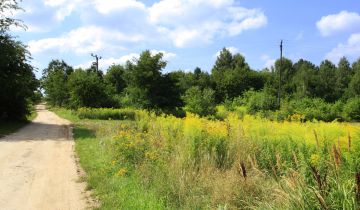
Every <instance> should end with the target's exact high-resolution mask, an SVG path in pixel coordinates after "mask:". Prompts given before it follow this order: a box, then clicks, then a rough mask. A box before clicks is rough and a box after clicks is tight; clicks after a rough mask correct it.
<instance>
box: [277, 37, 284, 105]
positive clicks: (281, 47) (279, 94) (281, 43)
mask: <svg viewBox="0 0 360 210" xmlns="http://www.w3.org/2000/svg"><path fill="white" fill-rule="evenodd" d="M282 51H283V40H281V41H280V67H279V89H278V104H279V108H280V106H281V105H280V104H281V70H282Z"/></svg>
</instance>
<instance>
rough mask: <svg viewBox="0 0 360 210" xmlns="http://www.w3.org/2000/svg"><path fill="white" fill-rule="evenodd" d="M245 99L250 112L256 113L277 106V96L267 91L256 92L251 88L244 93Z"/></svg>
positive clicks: (273, 108)
mask: <svg viewBox="0 0 360 210" xmlns="http://www.w3.org/2000/svg"><path fill="white" fill-rule="evenodd" d="M244 101H245V102H246V106H247V109H248V112H249V113H250V114H255V113H256V112H259V111H268V110H275V109H276V108H277V104H276V97H275V96H273V95H271V94H269V93H267V92H266V91H259V92H256V91H253V90H249V91H247V92H246V93H244Z"/></svg>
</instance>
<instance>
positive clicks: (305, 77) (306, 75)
mask: <svg viewBox="0 0 360 210" xmlns="http://www.w3.org/2000/svg"><path fill="white" fill-rule="evenodd" d="M293 68H294V71H295V74H294V77H293V79H292V83H293V87H294V94H295V96H296V97H297V98H305V97H314V96H315V94H316V93H315V91H316V86H317V84H318V68H317V67H316V66H315V65H314V64H312V63H311V62H309V61H306V60H303V59H300V60H299V61H298V62H297V63H295V64H294V66H293Z"/></svg>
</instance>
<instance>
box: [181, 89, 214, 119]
mask: <svg viewBox="0 0 360 210" xmlns="http://www.w3.org/2000/svg"><path fill="white" fill-rule="evenodd" d="M183 99H184V101H185V111H188V112H191V113H194V114H197V115H199V116H208V115H213V114H215V112H216V109H215V92H214V91H213V90H212V89H209V88H205V89H204V90H201V89H200V88H199V87H198V86H195V87H191V88H190V89H188V90H187V91H186V92H185V96H184V97H183Z"/></svg>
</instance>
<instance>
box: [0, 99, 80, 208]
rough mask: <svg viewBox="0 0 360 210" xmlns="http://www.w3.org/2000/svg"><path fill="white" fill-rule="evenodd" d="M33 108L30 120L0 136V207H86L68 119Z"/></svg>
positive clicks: (41, 108) (42, 108)
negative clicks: (35, 112) (13, 131)
mask: <svg viewBox="0 0 360 210" xmlns="http://www.w3.org/2000/svg"><path fill="white" fill-rule="evenodd" d="M36 108H37V112H38V116H37V117H36V119H34V120H33V122H32V123H30V124H29V125H27V126H25V127H24V128H22V129H20V130H19V131H18V132H16V133H14V134H12V135H9V136H6V137H4V138H2V139H0V209H5V210H13V209H21V210H26V209H46V210H47V209H51V210H52V209H54V210H63V209H76V210H77V209H86V208H87V207H86V206H87V202H86V198H85V197H86V193H85V190H84V189H85V187H84V185H85V184H84V183H80V182H79V174H78V171H79V169H78V166H77V164H76V162H75V157H74V141H73V139H72V134H71V128H70V126H69V125H70V123H69V121H67V120H64V119H62V118H60V117H58V116H57V115H55V114H54V113H53V112H50V111H48V110H46V109H45V107H44V105H38V106H37V107H36Z"/></svg>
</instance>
